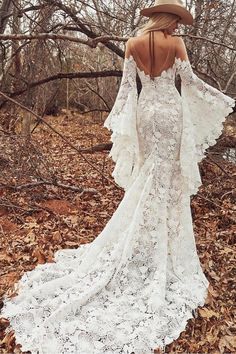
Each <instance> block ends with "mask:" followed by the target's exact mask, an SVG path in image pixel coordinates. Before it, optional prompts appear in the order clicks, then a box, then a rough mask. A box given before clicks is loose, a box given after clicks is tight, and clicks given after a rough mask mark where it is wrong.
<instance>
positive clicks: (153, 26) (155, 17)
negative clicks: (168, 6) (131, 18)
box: [138, 12, 180, 35]
mask: <svg viewBox="0 0 236 354" xmlns="http://www.w3.org/2000/svg"><path fill="white" fill-rule="evenodd" d="M178 20H180V17H179V16H177V15H175V14H170V13H167V12H156V13H153V14H152V15H151V16H150V18H149V20H148V22H147V23H146V24H145V25H144V26H142V27H141V28H140V29H139V31H138V32H139V34H144V33H147V32H149V31H152V30H156V31H158V30H162V31H163V32H164V34H165V35H166V34H167V31H168V28H169V27H170V26H171V25H172V24H174V23H175V22H176V21H178Z"/></svg>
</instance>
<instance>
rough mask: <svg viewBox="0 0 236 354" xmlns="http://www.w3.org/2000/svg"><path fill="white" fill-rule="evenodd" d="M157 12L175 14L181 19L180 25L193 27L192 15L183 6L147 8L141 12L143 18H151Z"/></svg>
mask: <svg viewBox="0 0 236 354" xmlns="http://www.w3.org/2000/svg"><path fill="white" fill-rule="evenodd" d="M157 12H167V13H170V14H174V15H177V16H179V17H180V21H179V23H182V24H184V25H192V24H193V16H192V15H191V13H190V12H189V11H188V10H187V9H185V8H184V7H182V6H179V5H157V6H152V7H148V8H145V9H143V10H141V11H140V14H141V15H142V16H146V17H150V16H151V15H152V14H154V13H157Z"/></svg>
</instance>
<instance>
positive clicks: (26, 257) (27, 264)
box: [0, 115, 236, 354]
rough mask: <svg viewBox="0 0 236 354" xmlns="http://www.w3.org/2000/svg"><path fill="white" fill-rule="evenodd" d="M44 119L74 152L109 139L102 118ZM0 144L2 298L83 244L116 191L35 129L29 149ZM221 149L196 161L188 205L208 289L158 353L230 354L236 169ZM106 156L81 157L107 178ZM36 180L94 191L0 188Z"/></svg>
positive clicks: (12, 142)
mask: <svg viewBox="0 0 236 354" xmlns="http://www.w3.org/2000/svg"><path fill="white" fill-rule="evenodd" d="M47 120H48V122H50V123H51V124H52V125H53V126H54V127H55V128H56V129H58V130H59V131H60V132H61V133H63V134H64V135H65V136H67V137H68V138H69V140H70V141H71V142H72V143H73V144H74V145H76V146H77V147H80V148H84V147H91V146H94V145H96V144H100V143H104V142H109V137H110V134H109V132H108V131H107V129H106V128H104V127H103V126H102V124H103V121H102V120H99V119H97V120H94V119H92V118H91V117H87V116H79V115H75V116H72V115H69V116H66V115H61V116H59V117H47ZM232 131H233V133H232ZM235 131H236V130H235V126H233V125H232V126H229V127H228V133H227V134H226V136H225V135H224V137H223V139H226V141H228V142H230V143H232V136H233V135H234V136H235ZM231 134H232V135H231ZM0 138H1V139H2V140H1V143H2V146H4V149H3V150H2V152H1V153H0V167H1V170H2V175H1V177H0V184H1V185H2V187H1V188H0V244H1V246H0V272H1V273H0V275H1V281H0V296H1V297H2V296H3V294H7V295H9V296H13V295H14V290H13V289H14V287H13V286H14V284H15V283H16V282H17V281H18V280H19V279H20V278H21V276H22V275H23V273H24V272H26V271H29V270H32V269H33V268H34V267H35V266H36V265H37V264H38V263H41V264H42V263H45V262H52V261H53V255H54V252H55V251H56V250H58V249H61V248H77V247H78V246H79V245H80V244H82V243H87V242H91V241H92V240H93V239H94V238H95V237H96V236H97V235H98V234H99V233H100V232H101V230H102V229H103V228H104V226H105V224H106V223H107V222H108V220H109V219H110V217H111V216H112V214H113V212H114V211H115V209H116V208H117V206H118V205H119V203H120V201H121V199H122V197H123V191H121V190H119V189H117V188H116V187H115V186H114V185H112V184H111V183H109V182H108V181H106V180H105V179H104V178H103V177H102V176H101V175H99V173H98V172H97V171H95V170H94V169H93V168H92V167H91V166H88V164H87V163H86V162H85V161H84V160H83V159H82V157H81V156H79V154H78V153H76V152H75V151H73V150H72V149H71V148H70V147H68V146H67V145H66V143H65V142H63V141H62V140H61V139H60V138H59V137H57V136H56V135H55V134H54V133H52V132H51V131H50V130H49V129H48V128H47V127H45V126H43V125H40V126H39V127H38V128H37V129H36V130H35V132H34V134H33V137H32V144H28V145H25V143H23V142H22V141H20V139H18V138H17V137H8V138H7V137H4V138H3V137H0ZM221 142H222V140H221ZM234 143H235V142H234ZM227 146H229V145H227ZM16 149H18V153H17V151H16ZM222 149H223V147H222V145H220V144H217V145H216V146H215V147H214V149H211V155H210V154H209V157H210V158H207V159H205V160H203V161H202V162H201V165H200V168H201V174H202V176H203V185H202V186H201V187H200V189H199V193H198V194H197V195H196V196H193V197H192V200H191V205H192V215H193V221H194V231H195V235H196V244H197V251H198V255H199V257H200V260H201V264H202V268H203V270H204V272H205V274H206V276H207V278H208V279H209V281H210V284H211V285H210V288H209V296H208V299H207V301H206V304H205V306H204V307H202V308H198V311H197V314H196V318H193V319H191V320H189V321H188V324H187V327H186V330H185V331H184V332H182V333H181V335H180V337H179V338H178V339H177V340H175V341H174V342H173V343H171V344H170V345H168V346H167V347H166V348H165V352H166V353H199V354H200V353H214V354H216V353H222V354H223V353H236V340H235V338H236V328H235V323H234V321H233V306H234V300H235V298H236V294H235V290H234V286H233V283H234V281H235V278H234V274H233V266H234V265H235V248H234V234H235V231H236V230H235V210H236V207H235V204H234V202H233V201H234V200H235V185H233V183H235V182H233V181H235V177H236V169H235V164H234V163H233V162H230V161H227V160H224V159H223V158H222ZM3 151H5V155H4V153H3ZM107 155H108V153H107V151H102V152H96V153H92V154H86V157H87V158H89V160H90V161H91V162H92V163H94V164H95V165H96V166H97V167H99V169H100V170H101V171H103V173H104V174H105V175H106V176H110V175H111V171H112V169H113V163H112V161H111V159H110V158H108V156H107ZM42 179H43V180H50V181H51V182H53V181H54V182H55V181H57V182H61V183H64V184H67V185H73V186H78V187H81V186H82V187H84V188H93V189H95V190H96V191H95V192H94V193H83V194H81V193H80V192H76V191H73V190H70V189H65V188H61V187H58V186H55V185H53V184H51V185H50V184H48V185H38V186H35V187H31V188H23V189H22V190H14V189H12V188H7V187H6V186H5V187H3V184H4V185H6V184H7V185H23V184H27V183H32V182H35V181H38V180H42ZM8 325H9V323H8V321H7V320H6V319H4V318H1V319H0V353H2V354H3V353H4V354H6V353H14V354H16V353H17V354H20V353H21V351H20V343H15V338H14V332H11V333H8V334H7V335H6V332H5V329H6V328H7V326H8ZM16 344H17V345H16ZM88 354H90V353H88Z"/></svg>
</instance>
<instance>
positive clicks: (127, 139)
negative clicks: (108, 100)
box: [104, 56, 139, 190]
mask: <svg viewBox="0 0 236 354" xmlns="http://www.w3.org/2000/svg"><path fill="white" fill-rule="evenodd" d="M136 72H137V68H136V63H135V61H134V59H133V57H132V56H130V57H129V58H125V60H124V66H123V76H122V80H121V84H120V88H119V91H118V95H117V97H116V100H115V103H114V106H113V108H112V110H111V112H110V114H109V115H108V117H107V119H106V120H105V122H104V127H106V128H108V129H109V130H111V131H112V135H111V141H112V143H113V144H112V148H111V150H110V153H109V157H112V159H113V161H114V162H115V167H114V170H113V172H112V176H113V177H114V180H115V182H116V183H117V184H118V185H119V186H120V187H122V188H124V189H125V190H127V189H128V188H129V186H130V185H131V184H132V182H133V181H134V180H135V178H136V177H137V175H138V171H139V163H138V156H139V149H138V135H137V129H136V113H137V100H138V92H137V84H136Z"/></svg>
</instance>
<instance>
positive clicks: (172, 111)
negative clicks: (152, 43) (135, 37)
mask: <svg viewBox="0 0 236 354" xmlns="http://www.w3.org/2000/svg"><path fill="white" fill-rule="evenodd" d="M137 73H138V75H139V76H140V79H141V82H142V91H141V93H140V96H139V97H138V96H137V88H136V74H137ZM176 73H179V74H180V76H181V79H182V96H180V95H179V93H178V91H177V90H176V88H175V85H174V78H175V74H176ZM233 105H234V100H232V99H231V98H229V97H227V96H226V95H224V94H222V93H220V92H219V91H217V90H216V89H213V88H212V87H210V86H209V85H207V84H206V83H204V82H203V81H202V80H200V79H199V78H197V77H196V76H195V75H194V74H193V72H192V69H191V66H190V64H189V63H188V62H183V61H181V60H179V59H177V60H176V61H175V64H174V66H173V67H171V68H169V69H168V70H166V71H164V72H162V74H161V76H158V77H155V78H154V80H151V79H150V77H149V76H148V75H146V74H145V73H144V72H142V71H140V70H139V69H138V68H137V66H136V64H135V62H134V59H133V58H132V57H130V58H128V59H125V63H124V74H123V78H122V82H121V86H120V90H119V93H118V96H117V99H116V102H115V105H114V107H113V110H112V111H111V113H110V115H109V116H108V118H107V120H106V121H105V123H104V126H105V127H107V128H109V129H111V130H112V136H111V138H112V141H113V147H112V150H111V153H110V156H111V157H112V158H113V159H114V161H115V162H116V166H115V169H114V171H113V176H114V177H115V180H116V182H117V183H118V184H119V185H121V186H122V187H124V188H125V195H124V198H123V199H122V201H121V203H120V204H119V206H118V208H117V209H116V211H115V212H114V214H113V215H112V217H111V219H110V220H109V222H108V223H107V224H106V226H105V227H104V229H103V230H102V232H101V233H100V234H99V235H98V236H97V237H96V238H95V240H94V241H93V242H91V243H89V244H86V245H81V246H80V247H79V248H78V249H76V250H70V249H66V250H60V251H57V252H56V254H55V263H49V264H43V265H38V266H37V267H36V268H35V269H34V270H33V271H31V272H26V273H25V274H24V275H23V277H22V278H21V280H20V281H19V283H18V284H17V285H18V288H19V293H18V295H17V296H16V297H14V298H11V299H9V298H5V299H4V307H3V310H2V315H3V316H4V317H6V318H9V319H10V323H11V328H9V330H11V329H14V330H15V334H16V341H17V343H20V344H22V350H25V351H26V350H30V351H31V352H32V353H33V354H36V353H37V354H48V353H50V354H59V353H60V354H64V353H70V354H78V353H79V354H121V353H122V354H132V353H135V354H150V353H152V352H153V350H154V348H157V347H160V348H164V347H165V345H167V344H169V343H171V342H172V341H173V340H174V339H176V338H178V337H179V335H180V333H181V332H182V331H183V330H184V329H185V327H186V324H187V321H188V320H189V319H190V318H192V317H193V311H194V310H195V309H196V308H197V307H198V306H203V305H204V303H205V299H206V296H207V289H208V285H209V282H208V280H207V278H206V277H205V275H204V272H203V270H202V268H201V264H200V261H199V258H198V255H197V250H196V245H195V239H194V233H193V226H192V217H191V209H190V198H189V196H190V194H191V193H192V192H193V191H196V190H197V187H198V186H199V185H200V183H201V180H200V175H199V171H198V166H197V162H198V161H200V159H201V158H202V157H203V156H204V155H203V153H204V149H206V148H207V147H208V146H209V145H210V144H211V143H212V142H213V141H214V139H215V138H217V134H218V133H219V132H220V129H221V128H222V122H223V120H224V117H225V116H226V115H227V114H228V113H229V112H230V110H231V107H232V106H233ZM213 106H214V108H213ZM212 112H213V113H214V114H213V113H212ZM215 114H216V115H215ZM205 117H207V118H208V120H209V121H206V120H205Z"/></svg>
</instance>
